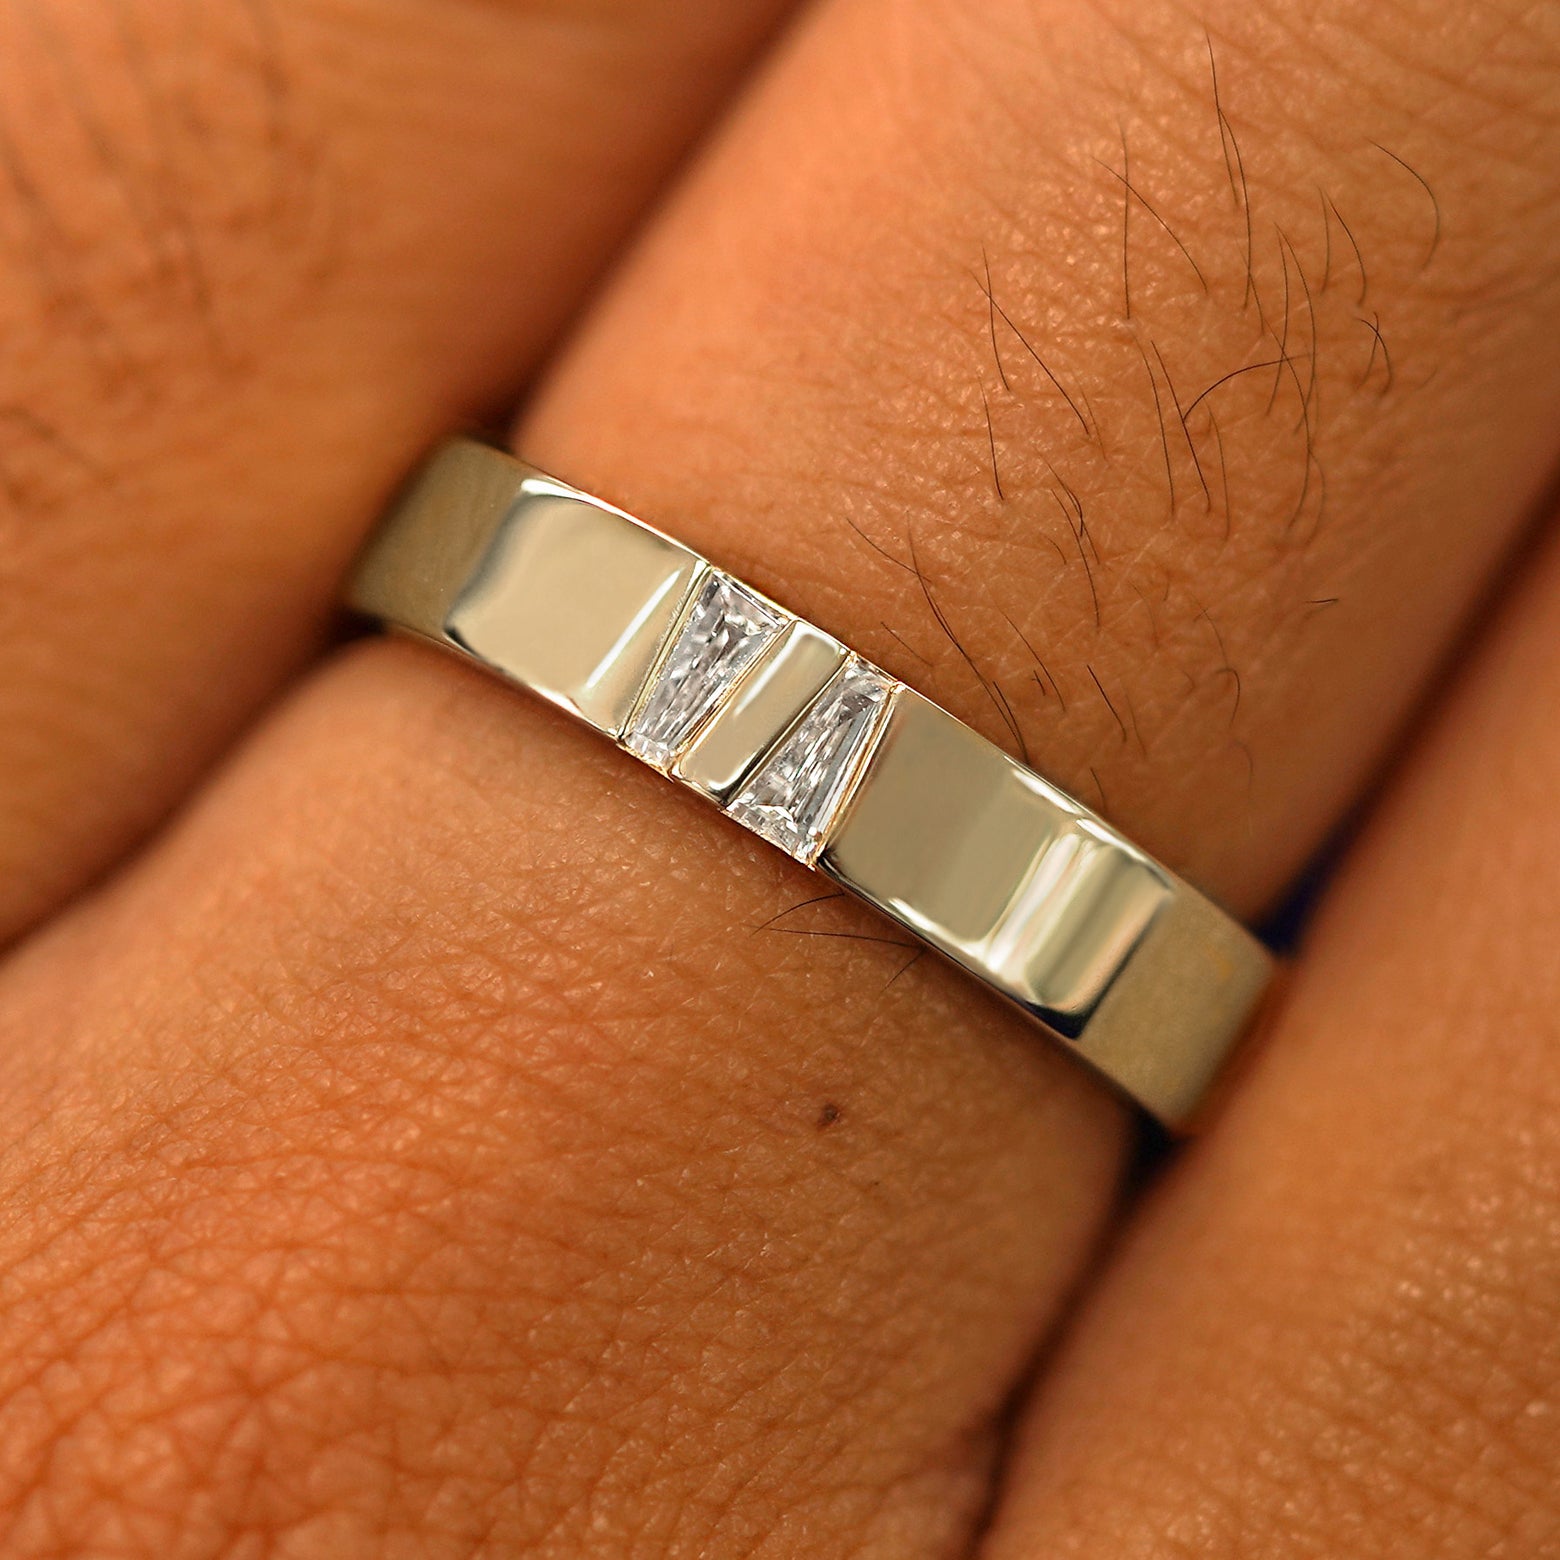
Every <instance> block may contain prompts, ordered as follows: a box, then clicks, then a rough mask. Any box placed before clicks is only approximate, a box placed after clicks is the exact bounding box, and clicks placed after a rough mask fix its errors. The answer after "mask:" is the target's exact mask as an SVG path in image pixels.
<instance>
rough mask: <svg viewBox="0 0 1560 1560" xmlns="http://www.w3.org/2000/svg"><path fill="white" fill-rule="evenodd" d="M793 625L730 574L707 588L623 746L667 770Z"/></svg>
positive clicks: (713, 578)
mask: <svg viewBox="0 0 1560 1560" xmlns="http://www.w3.org/2000/svg"><path fill="white" fill-rule="evenodd" d="M788 621H789V619H788V618H787V617H786V615H785V613H783V612H781V611H780V610H779V608H777V607H773V606H771V605H770V604H769V603H768V602H766V601H764V600H762V599H761V598H760V597H758V596H757V595H755V594H754V593H753V592H752V591H750V590H748V589H746V587H744V586H742V585H740V584H738V583H737V581H736V580H734V579H732V578H731V577H730V576H729V575H725V574H720V573H713V574H711V576H710V578H709V579H708V580H706V581H705V583H704V587H703V589H701V590H700V592H699V594H698V598H697V599H696V600H695V602H694V604H693V609H692V610H691V611H690V612H689V614H688V618H687V621H686V622H685V623H684V624H683V627H682V630H681V632H680V633H679V634H678V636H677V639H676V642H675V643H674V644H673V645H672V648H671V650H670V652H669V653H668V655H667V657H666V660H665V662H664V663H663V664H662V666H661V670H660V673H659V675H658V676H657V677H656V679H655V682H654V684H653V686H652V687H651V689H650V694H649V697H648V698H647V699H646V700H645V702H644V704H643V705H642V706H641V708H640V710H639V713H638V714H637V715H636V716H635V717H634V719H633V721H632V723H631V724H630V726H629V729H628V731H627V732H626V733H625V734H624V737H623V743H624V746H625V747H627V748H628V750H629V751H630V752H631V753H634V754H636V755H637V756H638V757H640V758H642V759H644V761H645V762H646V763H647V764H654V765H655V767H656V768H657V769H666V768H668V767H669V766H670V764H671V763H672V761H673V760H674V759H675V758H676V757H677V755H678V754H679V753H680V752H681V751H682V749H683V748H684V747H685V746H686V745H687V743H688V739H689V738H690V737H691V736H692V735H693V734H694V732H695V731H697V730H698V728H699V726H700V725H701V724H702V723H703V722H704V720H705V719H706V718H707V717H708V716H709V715H710V714H711V713H712V712H713V711H714V710H715V709H716V707H717V706H718V705H719V704H720V702H721V700H722V699H724V698H725V697H726V695H727V694H728V693H729V692H730V691H731V688H732V686H733V685H734V684H735V683H736V681H737V679H738V678H739V677H740V676H741V675H742V674H743V672H745V671H746V670H747V669H748V667H750V666H751V665H752V664H753V663H754V662H755V661H756V660H757V659H758V658H759V656H760V655H761V654H763V652H764V650H765V649H766V648H767V647H768V645H769V644H770V642H771V641H772V640H774V639H775V638H776V637H778V635H779V634H780V631H781V630H782V629H783V628H784V627H785V625H786V623H787V622H788Z"/></svg>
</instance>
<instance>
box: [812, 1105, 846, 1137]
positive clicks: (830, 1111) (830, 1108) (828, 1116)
mask: <svg viewBox="0 0 1560 1560" xmlns="http://www.w3.org/2000/svg"><path fill="white" fill-rule="evenodd" d="M843 1114H844V1112H843V1111H841V1110H840V1108H839V1106H838V1105H836V1104H835V1103H834V1102H833V1101H832V1100H830V1101H829V1102H828V1103H826V1104H825V1105H824V1107H823V1109H822V1110H820V1111H819V1112H818V1130H819V1131H820V1132H826V1131H828V1129H829V1128H830V1127H832V1126H833V1125H834V1123H835V1122H836V1121H838V1120H839V1119H840V1117H841V1116H842V1115H843Z"/></svg>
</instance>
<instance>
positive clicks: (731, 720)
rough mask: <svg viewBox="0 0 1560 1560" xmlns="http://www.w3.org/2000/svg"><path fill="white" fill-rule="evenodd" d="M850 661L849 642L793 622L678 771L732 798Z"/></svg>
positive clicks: (697, 785)
mask: <svg viewBox="0 0 1560 1560" xmlns="http://www.w3.org/2000/svg"><path fill="white" fill-rule="evenodd" d="M844 664H845V647H844V645H842V644H841V643H840V642H839V640H837V639H833V638H831V637H830V636H829V635H828V634H825V633H822V632H821V631H820V630H818V629H816V628H814V627H813V626H812V624H811V623H802V622H793V623H792V624H791V625H790V627H789V628H787V629H786V631H785V632H784V633H783V634H782V635H781V636H780V638H779V639H778V640H777V641H776V642H775V643H774V645H772V646H771V647H770V649H769V651H768V653H767V654H766V655H765V656H764V658H763V659H762V660H761V661H759V662H758V663H757V664H756V665H755V666H753V667H752V668H751V669H750V670H749V671H748V672H747V673H746V675H745V676H744V677H743V678H742V680H741V681H740V682H739V683H738V684H737V686H736V687H735V688H734V689H733V690H732V694H731V697H730V698H729V699H728V700H727V701H726V703H725V704H724V705H723V706H722V707H721V708H720V709H719V710H718V711H716V713H715V714H714V715H713V716H712V717H711V718H710V720H709V721H707V722H706V723H705V725H704V727H703V729H702V730H701V731H700V732H699V733H698V734H697V735H696V736H695V737H694V739H693V741H692V742H691V743H690V744H689V746H688V749H687V751H686V752H684V754H683V756H682V757H681V758H680V759H679V760H678V761H677V763H676V765H675V766H674V767H673V770H672V773H673V774H674V775H676V776H677V778H678V779H679V780H683V781H686V782H687V783H688V784H689V785H691V786H692V787H693V788H694V789H695V790H696V791H702V792H703V793H704V794H705V795H706V796H708V797H709V798H711V800H713V801H717V802H724V801H727V800H728V799H729V798H730V797H731V795H732V793H733V792H735V791H736V789H737V787H738V786H739V785H741V784H742V782H743V781H744V780H745V779H746V778H747V777H748V775H749V773H750V772H751V771H752V769H753V766H754V765H755V764H756V763H757V762H758V760H759V759H760V758H761V757H762V756H763V755H764V754H765V753H767V752H768V751H769V750H770V749H771V748H773V747H774V745H775V744H776V743H777V742H778V741H779V740H780V738H781V737H783V736H784V735H785V734H786V732H787V731H789V730H790V729H791V727H792V726H793V725H794V724H795V722H796V720H797V719H798V717H799V716H800V715H801V714H802V712H803V711H804V710H805V709H806V708H807V707H808V705H810V704H811V703H812V701H813V700H814V699H815V698H816V697H817V696H818V694H819V693H820V692H821V691H822V689H823V687H824V685H825V684H826V683H827V682H828V681H829V679H830V678H831V677H833V676H834V674H835V673H836V672H837V671H838V670H839V669H840V667H841V666H843V665H844Z"/></svg>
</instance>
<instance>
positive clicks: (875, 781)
mask: <svg viewBox="0 0 1560 1560" xmlns="http://www.w3.org/2000/svg"><path fill="white" fill-rule="evenodd" d="M819 865H820V867H822V869H823V870H824V871H825V872H827V873H828V874H829V876H830V877H832V878H834V879H835V880H836V881H837V882H839V883H842V884H844V886H845V887H846V888H849V889H851V890H853V891H854V892H855V893H857V894H860V895H861V897H862V898H863V899H865V900H867V901H868V902H869V903H871V904H873V905H876V906H877V908H878V909H879V910H882V911H884V912H885V913H886V914H888V915H891V916H893V917H894V918H895V919H896V920H898V921H901V922H902V923H903V924H904V925H906V926H908V927H909V928H910V929H911V930H912V931H914V932H915V933H917V935H919V936H921V937H923V938H925V940H926V941H927V942H929V943H930V944H931V945H932V946H933V947H934V948H936V949H937V950H938V951H939V952H940V953H945V954H947V955H948V957H949V958H951V959H953V960H954V961H955V962H956V963H958V964H962V965H963V966H964V968H965V969H967V970H969V971H970V972H971V973H972V974H975V975H979V976H981V977H982V978H983V979H985V980H987V981H989V982H990V983H991V984H992V985H993V986H995V987H996V988H997V990H998V991H1000V992H1001V993H1002V994H1003V995H1004V996H1005V997H1008V998H1010V999H1011V1000H1012V1001H1014V1002H1016V1003H1018V1004H1019V1006H1020V1007H1022V1008H1024V1009H1025V1010H1026V1011H1027V1012H1028V1013H1030V1014H1031V1015H1032V1016H1033V1017H1035V1018H1038V1019H1039V1020H1040V1021H1041V1022H1042V1023H1044V1024H1045V1025H1047V1027H1049V1028H1051V1029H1053V1030H1055V1031H1056V1032H1057V1033H1058V1034H1061V1035H1064V1036H1066V1037H1067V1038H1068V1039H1076V1038H1077V1037H1078V1036H1079V1035H1081V1034H1082V1033H1083V1031H1084V1029H1085V1027H1086V1025H1087V1024H1088V1021H1089V1019H1090V1017H1091V1015H1092V1014H1093V1013H1094V1010H1095V1009H1096V1008H1097V1007H1098V1006H1099V1002H1100V999H1101V998H1102V997H1103V996H1104V995H1105V992H1106V990H1107V989H1108V988H1109V986H1110V983H1111V981H1112V980H1114V979H1115V977H1116V975H1117V973H1118V972H1119V971H1120V970H1121V968H1122V967H1123V965H1124V964H1125V963H1126V961H1127V959H1128V958H1129V956H1130V955H1131V953H1132V950H1133V949H1134V948H1135V947H1136V946H1137V943H1138V942H1139V940H1140V939H1141V938H1142V936H1143V934H1144V933H1145V932H1146V931H1147V930H1148V928H1149V925H1150V924H1151V923H1152V921H1153V919H1154V917H1155V916H1156V915H1157V914H1158V913H1159V911H1160V909H1161V908H1162V907H1163V905H1164V903H1165V901H1166V900H1167V899H1168V898H1169V897H1170V894H1171V892H1172V890H1171V886H1170V882H1169V879H1168V878H1167V877H1166V876H1165V874H1164V873H1163V872H1162V871H1160V870H1159V869H1158V868H1157V867H1155V866H1154V864H1153V863H1152V862H1151V861H1149V860H1148V858H1147V857H1146V856H1142V855H1139V854H1138V852H1137V851H1135V850H1133V849H1132V848H1131V847H1130V846H1129V845H1127V844H1126V843H1125V842H1124V841H1122V840H1121V839H1119V838H1118V837H1115V836H1113V835H1111V834H1110V833H1109V832H1108V831H1106V830H1104V829H1102V828H1101V827H1100V825H1099V824H1098V822H1097V821H1096V820H1095V819H1094V818H1092V817H1091V816H1090V815H1089V814H1088V813H1086V812H1085V811H1084V810H1083V809H1082V808H1081V807H1079V805H1078V804H1077V803H1076V802H1074V801H1072V800H1071V798H1069V797H1068V796H1066V795H1064V794H1063V793H1062V792H1061V791H1058V790H1057V789H1056V788H1055V787H1054V786H1051V785H1048V784H1047V783H1046V782H1045V781H1044V780H1042V779H1041V778H1040V777H1039V776H1038V775H1037V774H1035V773H1034V772H1033V771H1032V770H1029V769H1026V768H1025V767H1024V766H1023V765H1022V764H1020V763H1019V762H1018V761H1017V760H1016V759H1013V758H1010V757H1009V756H1008V755H1007V754H1006V753H1004V752H1003V751H1002V750H1001V749H1000V748H998V747H995V746H993V745H992V744H991V743H990V742H988V741H986V739H985V738H984V737H982V736H980V735H979V733H977V732H975V731H972V730H971V729H970V728H969V727H968V726H966V725H965V724H964V723H963V722H962V721H960V720H956V719H955V718H954V717H953V716H952V715H950V714H949V713H948V712H947V711H946V710H944V709H942V708H940V707H939V706H938V705H936V704H933V703H932V702H931V700H930V699H925V698H923V697H922V696H921V695H920V694H918V693H915V692H913V691H912V690H911V689H909V688H906V689H903V690H902V691H901V692H900V694H899V696H898V698H897V699H896V700H895V701H894V706H893V710H892V712H891V713H890V715H889V718H888V727H887V730H886V731H885V732H884V733H883V736H882V738H881V739H880V741H879V743H878V747H877V752H876V755H875V757H874V759H873V761H872V765H871V768H870V769H869V771H868V773H867V774H866V776H865V777H864V778H863V779H862V781H861V783H860V784H859V785H858V786H857V788H856V796H855V800H854V802H853V803H852V804H851V807H850V810H849V812H848V813H847V814H846V815H845V816H844V817H843V819H842V820H841V821H840V822H839V823H838V824H837V825H836V826H835V829H834V832H833V834H832V835H831V836H830V839H829V843H828V845H827V846H826V847H825V849H824V853H823V856H822V859H821V860H820V862H819Z"/></svg>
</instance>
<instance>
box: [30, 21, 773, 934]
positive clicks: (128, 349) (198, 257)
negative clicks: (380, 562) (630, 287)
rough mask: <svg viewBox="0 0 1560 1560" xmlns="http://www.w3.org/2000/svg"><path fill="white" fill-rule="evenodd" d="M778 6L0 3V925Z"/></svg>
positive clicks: (271, 617) (252, 667) (485, 362)
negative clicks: (2, 337)
mask: <svg viewBox="0 0 1560 1560" xmlns="http://www.w3.org/2000/svg"><path fill="white" fill-rule="evenodd" d="M779 10H780V5H779V3H778V0H729V3H727V0H723V3H718V4H717V3H700V4H696V5H687V4H667V3H665V0H643V3H637V4H614V5H610V6H602V5H600V4H594V3H585V0H568V3H564V4H560V5H554V6H549V7H543V8H536V7H525V6H519V7H516V6H495V5H490V4H484V3H477V0H456V3H453V4H445V5H438V6H422V5H406V4H403V3H400V0H308V3H305V4H299V5H292V6H286V7H272V6H270V5H267V4H261V3H258V0H256V3H251V0H224V3H221V4H216V5H206V4H202V5H194V4H182V5H161V4H154V5H130V6H84V5H72V6H64V7H52V6H43V5H17V6H11V7H7V8H6V10H5V13H4V16H3V17H0V62H3V63H0V90H3V95H4V99H5V102H6V104H7V108H6V113H5V116H4V120H3V123H0V180H3V182H4V185H5V188H6V189H7V198H6V209H7V212H8V215H7V217H6V219H5V221H4V223H3V225H0V280H3V284H4V294H5V298H6V303H5V307H4V318H5V329H6V341H7V364H8V370H7V373H8V376H9V377H8V381H7V382H6V383H5V384H4V385H0V517H3V541H0V569H3V571H4V586H3V588H4V594H5V600H6V611H5V613H4V616H3V618H0V666H3V668H4V670H3V672H0V724H3V726H4V729H5V732H6V765H5V771H4V774H3V775H0V940H5V939H7V938H8V937H9V936H11V935H12V934H14V933H15V932H16V931H18V930H19V929H20V928H22V927H23V926H25V925H27V924H29V923H30V922H31V921H33V920H34V919H36V918H37V917H38V916H39V915H40V914H42V913H43V912H44V911H46V910H47V909H48V908H49V907H51V906H52V905H54V904H56V903H58V901H59V900H60V898H61V897H62V896H63V895H65V894H67V893H68V892H70V891H71V890H72V889H74V888H76V887H78V886H79V885H80V884H81V883H82V881H83V880H84V878H86V877H87V876H89V875H90V874H92V873H94V872H96V871H99V870H101V869H102V867H103V866H104V865H105V864H106V862H107V861H108V860H109V859H110V858H111V857H112V856H113V855H114V854H115V853H116V852H118V851H120V850H122V849H123V848H124V847H125V846H126V844H127V843H128V842H129V841H130V840H131V839H133V838H134V837H135V836H136V835H138V834H139V833H140V832H141V831H143V830H144V829H145V828H146V827H147V826H148V825H149V824H150V823H151V822H152V821H153V820H155V819H156V818H157V817H158V816H160V815H161V814H162V813H163V811H164V810H165V809H166V808H167V807H168V805H169V804H170V802H171V801H172V800H173V799H174V798H175V797H176V796H177V795H178V794H179V792H180V791H181V790H182V789H183V788H184V787H185V786H186V785H187V784H188V782H189V781H190V779H191V776H192V775H193V774H194V772H195V771H196V770H197V769H198V768H199V767H200V766H201V765H202V764H204V763H206V762H207V761H208V760H209V759H210V757H211V755H212V753H213V752H214V751H215V750H216V749H217V748H218V747H219V745H220V744H221V743H222V742H224V741H225V740H226V739H227V738H228V737H229V736H230V735H231V734H232V732H233V731H234V729H235V728H236V726H237V725H238V724H239V723H240V722H241V721H242V720H243V719H244V718H245V717H246V716H247V715H248V714H249V713H250V712H252V711H253V709H254V707H255V705H256V704H257V702H258V701H259V700H260V699H262V698H263V697H265V696H266V695H267V694H268V693H269V692H270V690H272V689H273V688H274V687H275V686H276V684H277V682H278V680H279V679H280V678H281V677H282V676H283V675H284V674H285V673H286V671H287V670H288V669H289V668H290V667H294V666H296V665H297V664H298V662H299V661H300V659H301V658H302V657H303V656H304V655H305V654H306V653H307V652H308V650H309V647H310V646H311V645H313V644H315V643H316V642H317V639H318V635H319V631H320V628H321V625H322V622H323V620H324V617H325V614H326V612H327V609H328V607H329V596H330V593H331V592H332V591H333V589H334V581H335V580H336V579H337V578H338V576H339V574H340V571H341V568H342V566H343V561H344V559H345V558H346V557H347V556H348V555H349V553H350V551H351V549H352V547H353V546H354V545H355V544H356V540H357V538H358V537H359V536H360V535H361V532H362V528H363V525H364V523H365V521H366V519H367V517H368V515H369V514H370V512H371V510H372V508H373V507H374V506H375V505H376V504H377V503H378V502H379V501H380V500H381V498H382V496H383V494H384V492H385V490H386V488H387V486H388V485H390V484H392V483H393V482H394V481H395V480H396V479H397V477H398V475H399V473H400V471H401V469H402V468H403V466H404V464H405V462H406V460H407V459H408V452H409V451H413V450H415V449H417V448H418V447H419V445H421V444H422V443H424V442H426V441H427V440H428V439H429V438H431V437H432V436H433V434H434V433H435V432H436V431H438V430H440V429H442V428H444V427H446V426H448V424H449V422H450V421H451V419H461V418H471V417H474V416H477V415H479V414H480V413H482V412H484V411H486V410H488V409H490V408H491V407H492V406H493V405H494V404H495V402H496V400H497V399H498V398H499V397H500V396H501V395H502V393H503V392H504V391H505V389H506V388H508V387H511V386H513V385H514V384H516V383H517V382H519V379H520V378H521V377H523V376H524V375H525V374H526V372H527V371H528V369H529V368H530V366H531V365H532V364H533V363H534V361H535V359H536V356H537V354H538V352H539V351H540V349H541V348H542V347H543V346H544V345H545V344H546V343H547V341H548V340H549V339H550V338H551V337H552V336H553V335H554V333H555V332H556V331H557V330H558V328H559V325H560V323H561V322H562V320H563V319H564V317H565V316H566V314H567V313H568V311H569V310H570V308H571V307H572V306H573V305H574V304H575V303H576V302H577V300H578V299H579V297H580V295H581V293H582V292H583V291H584V289H585V288H586V287H587V286H588V285H589V283H590V280H591V277H592V275H593V274H594V272H595V270H596V269H597V268H598V267H599V266H600V264H601V262H602V260H603V258H604V257H605V255H606V254H607V252H608V251H609V250H610V249H611V247H612V246H613V244H614V243H615V242H616V240H617V239H618V238H619V237H620V236H621V234H622V232H623V230H624V228H625V227H626V225H627V224H628V223H629V222H630V221H631V219H632V218H633V216H634V214H635V213H636V212H637V211H638V210H639V208H640V207H641V205H642V204H643V202H644V201H645V199H646V198H647V196H648V195H649V194H650V193H651V191H652V190H653V189H654V187H655V185H656V183H657V181H658V180H659V179H660V178H661V177H662V176H663V175H664V173H665V171H666V168H667V165H668V163H669V162H670V161H671V160H672V159H673V157H674V156H675V155H676V153H677V152H678V151H679V149H680V148H681V147H682V146H683V145H684V144H685V142H686V141H687V140H688V138H689V136H690V135H691V134H692V132H693V131H694V129H695V128H696V127H697V125H698V124H699V122H700V120H701V119H702V118H703V117H704V116H705V115H706V114H708V113H709V112H710V111H711V110H712V109H713V107H714V106H715V104H716V103H717V101H718V100H719V98H720V96H721V94H722V92H723V91H724V89H725V88H726V86H727V85H728V84H729V83H730V81H731V78H732V76H733V73H734V71H735V69H736V67H737V65H738V64H739V62H740V61H741V59H742V58H743V57H744V56H745V54H746V53H747V52H748V51H750V50H751V49H752V47H753V46H754V45H755V43H756V42H757V40H758V38H759V37H760V35H761V34H762V32H763V31H764V29H765V28H766V26H767V25H768V24H769V23H770V22H772V20H773V18H774V17H775V16H776V14H777V13H778V11H779ZM582 190H583V191H588V192H589V195H588V198H581V191H582Z"/></svg>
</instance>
